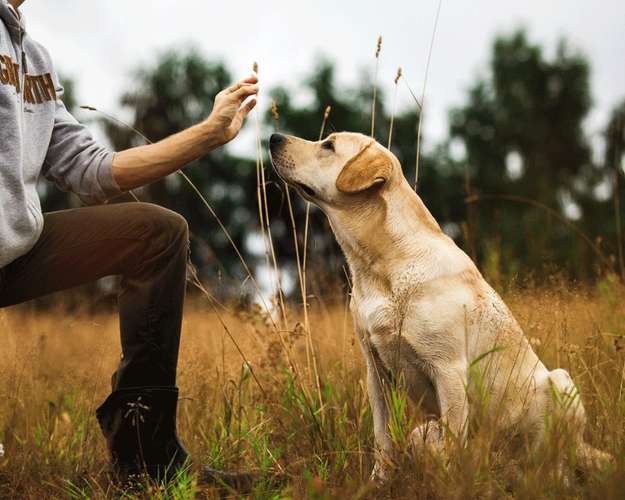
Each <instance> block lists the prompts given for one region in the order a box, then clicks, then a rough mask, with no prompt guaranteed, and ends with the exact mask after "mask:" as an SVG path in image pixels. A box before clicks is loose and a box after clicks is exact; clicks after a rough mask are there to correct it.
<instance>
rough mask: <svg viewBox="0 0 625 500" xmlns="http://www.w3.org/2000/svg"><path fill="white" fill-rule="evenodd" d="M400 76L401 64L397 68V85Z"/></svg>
mask: <svg viewBox="0 0 625 500" xmlns="http://www.w3.org/2000/svg"><path fill="white" fill-rule="evenodd" d="M400 78H401V66H400V67H399V68H397V75H395V85H397V82H398V81H399V79H400Z"/></svg>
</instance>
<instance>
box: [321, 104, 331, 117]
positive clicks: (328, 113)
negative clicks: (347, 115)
mask: <svg viewBox="0 0 625 500" xmlns="http://www.w3.org/2000/svg"><path fill="white" fill-rule="evenodd" d="M330 111H332V106H327V107H326V110H325V111H324V113H323V119H324V120H327V119H328V116H330Z"/></svg>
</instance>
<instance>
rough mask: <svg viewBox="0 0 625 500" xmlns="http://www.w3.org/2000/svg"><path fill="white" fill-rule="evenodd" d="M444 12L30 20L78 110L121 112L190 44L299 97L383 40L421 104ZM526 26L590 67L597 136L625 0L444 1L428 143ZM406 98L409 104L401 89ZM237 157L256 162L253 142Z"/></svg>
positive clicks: (614, 81) (374, 9) (156, 8)
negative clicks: (499, 41)
mask: <svg viewBox="0 0 625 500" xmlns="http://www.w3.org/2000/svg"><path fill="white" fill-rule="evenodd" d="M437 5H438V0H419V1H415V0H412V1H410V0H401V1H400V0H386V1H384V2H375V1H358V0H341V1H329V0H315V1H308V2H296V1H293V0H291V1H286V0H264V1H238V2H228V1H222V2H212V1H211V2H208V1H200V0H184V1H180V0H178V1H175V0H149V1H148V0H132V1H130V0H90V1H85V0H57V1H55V2H52V1H50V0H28V1H27V2H26V3H25V4H24V6H23V7H22V11H23V12H24V14H25V15H26V21H27V27H28V30H29V32H30V34H31V36H33V37H34V38H35V39H37V40H38V41H40V42H41V43H43V44H44V45H45V46H46V47H47V48H48V49H49V50H50V52H51V53H52V57H53V59H54V60H55V62H56V66H57V69H58V70H60V71H61V72H63V73H64V74H65V75H68V76H71V77H73V78H75V79H76V81H77V83H78V97H79V101H80V102H81V103H84V104H91V105H94V106H97V107H100V108H101V109H105V110H110V111H113V112H119V107H118V105H117V99H118V97H119V95H120V94H121V93H122V92H123V91H124V90H127V89H129V88H132V85H133V83H132V80H131V79H130V78H129V75H130V72H131V70H132V69H133V68H135V67H136V66H137V65H138V64H145V63H150V62H152V61H153V60H154V59H155V56H156V54H158V53H159V52H160V51H163V50H166V49H168V48H170V47H176V46H184V45H194V46H196V47H198V48H200V49H201V50H202V51H204V52H205V54H206V55H207V56H209V57H217V58H222V59H223V60H224V61H225V62H226V63H227V65H228V67H229V68H230V69H231V71H232V73H233V74H234V75H237V76H245V75H247V74H248V73H249V72H250V69H251V66H252V63H253V61H258V63H259V67H260V76H261V78H262V85H263V86H264V87H265V88H267V89H268V88H271V87H273V86H275V85H277V84H286V85H288V86H290V87H291V88H292V90H293V91H294V92H296V93H297V92H298V89H297V87H296V84H297V82H299V81H300V80H301V77H302V76H304V75H306V74H308V72H309V71H310V69H311V68H312V67H313V64H314V61H315V59H316V57H317V56H319V55H320V54H325V55H327V56H329V57H331V58H333V59H334V60H335V61H336V63H337V66H338V69H339V80H340V82H342V83H346V84H354V83H355V82H356V79H357V78H358V76H359V75H360V74H361V72H360V70H361V69H362V68H363V67H365V66H367V65H369V66H372V65H373V52H374V49H375V40H376V37H377V35H378V34H381V35H382V36H383V37H384V44H383V50H382V56H381V60H380V83H381V84H383V85H385V86H386V87H387V88H388V89H389V90H390V88H391V86H392V81H393V78H394V76H395V72H396V70H397V67H398V66H402V67H403V69H404V75H405V77H406V78H407V80H408V81H409V83H410V85H411V87H412V88H413V89H414V90H415V91H416V92H419V93H420V91H421V87H422V84H423V77H424V71H425V62H426V59H427V52H428V47H429V42H430V37H431V33H432V28H433V25H434V19H435V14H436V8H437ZM519 26H524V27H526V28H527V29H528V30H529V33H530V37H531V40H533V41H538V42H540V43H541V44H544V45H545V46H546V47H548V48H549V52H548V53H549V54H551V53H553V49H554V47H555V43H556V41H557V40H558V38H560V37H561V36H565V37H566V38H567V39H568V40H569V42H570V43H571V45H572V46H573V47H575V48H578V49H580V50H581V51H583V52H584V53H585V54H586V55H587V56H588V57H589V58H590V60H591V63H592V82H591V83H592V95H593V99H594V105H595V106H594V108H593V112H592V114H591V116H590V118H589V120H588V122H587V129H588V130H589V131H590V132H593V133H595V132H598V131H599V130H600V129H601V128H602V127H603V126H604V124H605V122H606V118H607V115H608V113H609V111H610V109H611V108H612V107H613V106H614V105H615V104H616V103H617V102H618V101H619V100H620V99H623V98H625V64H624V63H623V61H625V1H623V0H620V1H619V0H601V1H597V0H594V1H590V0H588V1H581V0H525V1H523V2H510V1H501V0H499V1H496V0H471V1H469V0H456V1H453V0H447V1H443V5H442V10H441V15H440V20H439V26H438V33H437V36H436V41H435V44H434V51H433V56H432V63H431V68H430V76H429V82H428V87H427V98H426V99H427V104H428V109H427V114H426V124H425V134H426V137H427V138H428V140H429V141H430V144H431V143H432V142H433V141H435V140H438V139H441V138H443V137H444V136H445V134H446V130H447V111H448V110H449V108H450V107H452V106H454V105H457V104H459V103H462V102H463V100H464V96H465V92H466V89H467V87H468V85H469V84H470V83H471V82H472V81H474V79H475V78H476V75H478V74H480V73H482V72H483V71H484V69H485V68H486V66H487V63H488V57H489V50H490V45H491V43H492V40H493V38H494V36H495V35H496V34H497V33H501V32H509V31H510V30H512V29H514V28H515V27H519ZM401 93H402V95H401V96H400V99H401V102H402V103H404V104H405V105H409V104H410V100H409V95H408V93H407V90H405V87H401ZM261 101H262V96H261ZM364 128H366V124H363V129H364ZM248 129H253V127H251V126H249V125H248ZM247 135H248V137H249V135H250V131H249V130H248V134H247ZM236 147H237V149H238V150H239V152H242V153H247V154H249V155H251V156H253V155H254V145H253V142H252V141H250V140H246V139H245V137H244V138H243V139H242V140H241V141H239V144H238V146H236Z"/></svg>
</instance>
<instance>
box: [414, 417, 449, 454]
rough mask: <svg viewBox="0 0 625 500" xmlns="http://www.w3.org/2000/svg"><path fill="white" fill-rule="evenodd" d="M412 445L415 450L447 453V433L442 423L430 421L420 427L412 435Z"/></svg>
mask: <svg viewBox="0 0 625 500" xmlns="http://www.w3.org/2000/svg"><path fill="white" fill-rule="evenodd" d="M410 443H411V444H412V446H413V447H414V448H415V449H423V448H427V449H428V450H430V451H431V452H433V453H436V454H441V453H443V452H444V451H445V433H444V429H443V426H442V425H441V424H440V422H435V421H428V422H425V423H423V424H421V425H418V426H417V427H415V428H414V430H413V431H412V432H411V433H410Z"/></svg>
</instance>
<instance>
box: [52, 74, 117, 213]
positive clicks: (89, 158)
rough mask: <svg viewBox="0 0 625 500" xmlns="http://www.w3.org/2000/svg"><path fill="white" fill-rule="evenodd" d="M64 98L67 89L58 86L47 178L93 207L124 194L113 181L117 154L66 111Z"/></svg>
mask: <svg viewBox="0 0 625 500" xmlns="http://www.w3.org/2000/svg"><path fill="white" fill-rule="evenodd" d="M57 81H58V79H57ZM62 96H63V88H62V87H61V86H60V85H57V100H56V110H55V114H54V129H53V131H52V138H51V139H50V145H49V146H48V152H47V154H46V159H45V162H44V166H43V175H44V176H45V177H46V179H48V180H50V181H52V182H54V183H55V184H56V185H57V186H58V187H59V188H60V189H62V190H63V191H71V192H73V193H75V194H76V195H77V196H78V197H79V198H80V199H81V200H82V201H83V202H84V203H87V204H89V205H92V204H97V203H102V202H104V201H106V200H108V199H110V198H113V197H115V196H118V195H120V194H121V193H122V191H121V190H120V188H119V186H118V185H117V183H116V182H115V179H114V178H113V169H112V166H113V152H111V151H109V150H108V149H107V148H105V147H103V146H101V145H100V144H98V143H97V142H96V141H95V139H94V138H93V136H92V135H91V132H90V131H89V129H88V128H87V127H86V126H84V125H82V124H80V123H78V121H77V120H76V119H75V118H74V117H73V116H72V115H71V114H70V112H69V111H68V110H67V109H66V108H65V104H63V101H62V100H61V99H62Z"/></svg>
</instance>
